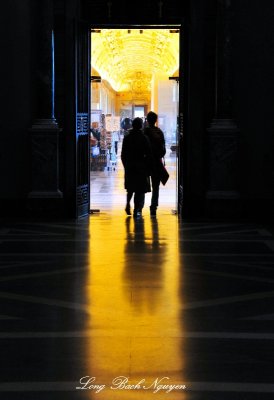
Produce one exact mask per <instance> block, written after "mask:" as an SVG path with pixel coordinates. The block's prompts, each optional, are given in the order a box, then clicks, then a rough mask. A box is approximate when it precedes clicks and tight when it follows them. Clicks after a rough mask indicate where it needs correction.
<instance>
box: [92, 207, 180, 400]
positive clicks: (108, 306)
mask: <svg viewBox="0 0 274 400" xmlns="http://www.w3.org/2000/svg"><path fill="white" fill-rule="evenodd" d="M90 229H91V231H90V235H91V240H90V259H89V265H90V268H89V277H88V281H87V287H86V291H87V299H88V303H89V305H90V310H91V312H90V315H91V317H90V320H89V322H88V326H87V329H89V332H90V337H89V339H88V340H87V342H86V351H85V352H86V361H87V365H86V366H85V367H86V371H87V372H86V375H88V376H91V377H96V382H97V383H101V384H104V385H105V387H104V389H103V390H102V391H101V392H100V398H101V399H104V400H110V399H111V400H115V399H119V400H123V399H125V400H131V399H136V400H137V399H138V400H139V399H149V398H151V396H156V397H157V399H160V400H161V399H172V400H179V399H180V400H182V399H185V395H186V393H185V391H182V390H177V391H176V390H173V391H172V392H169V393H166V391H164V390H160V391H159V392H158V393H157V395H156V394H153V392H152V390H151V389H147V390H146V389H143V388H141V389H138V388H137V389H135V390H130V389H125V388H124V389H113V388H111V385H112V381H113V379H115V378H116V377H119V376H124V377H125V378H128V379H129V383H130V384H133V385H134V384H137V383H138V382H140V381H141V380H142V379H144V380H145V381H143V384H144V385H147V386H150V385H152V384H153V382H155V380H157V379H161V378H163V377H168V378H169V379H168V378H165V379H166V380H165V383H170V384H178V383H184V382H183V377H184V359H183V356H182V355H183V342H182V329H183V327H182V321H181V318H180V311H181V305H180V297H179V284H180V281H179V276H180V274H179V272H180V271H179V268H180V265H179V261H178V260H179V258H178V221H177V217H176V216H172V215H164V216H163V217H162V218H161V219H160V218H158V219H151V218H150V217H149V216H146V217H144V218H143V219H142V220H138V221H135V220H134V219H133V218H132V217H127V218H125V217H121V215H120V214H118V213H117V215H116V214H114V215H112V216H110V217H104V216H99V215H98V216H96V215H95V216H92V217H91V223H90ZM141 386H142V385H141ZM86 395H88V396H89V397H88V398H90V399H93V398H97V396H99V394H96V393H95V392H94V391H92V390H90V391H88V393H86Z"/></svg>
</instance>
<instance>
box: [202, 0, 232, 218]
mask: <svg viewBox="0 0 274 400" xmlns="http://www.w3.org/2000/svg"><path fill="white" fill-rule="evenodd" d="M231 16H232V12H231V0H218V1H217V21H216V22H217V23H216V70H215V85H216V86H215V116H214V119H213V120H212V122H211V125H210V127H209V128H208V129H207V145H208V147H207V149H208V171H207V172H208V187H207V192H206V199H207V201H206V204H207V213H208V214H210V215H212V214H213V215H214V216H227V215H236V214H237V213H238V208H239V192H238V185H237V149H238V137H239V130H238V127H237V125H236V123H235V121H234V120H233V118H232V42H231Z"/></svg>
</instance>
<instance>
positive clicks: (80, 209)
mask: <svg viewBox="0 0 274 400" xmlns="http://www.w3.org/2000/svg"><path fill="white" fill-rule="evenodd" d="M76 39H77V40H76V217H82V216H85V215H87V214H88V213H89V208H90V207H89V196H90V195H89V191H90V183H89V182H90V179H89V163H90V160H89V157H90V155H89V154H90V139H89V138H90V132H89V127H90V122H89V118H90V116H89V107H90V105H89V104H90V83H89V82H90V30H89V26H88V24H87V23H85V22H83V21H78V23H77V27H76Z"/></svg>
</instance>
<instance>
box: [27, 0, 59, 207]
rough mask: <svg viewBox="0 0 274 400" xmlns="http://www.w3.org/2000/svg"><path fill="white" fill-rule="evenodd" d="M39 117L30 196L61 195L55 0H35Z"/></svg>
mask: <svg viewBox="0 0 274 400" xmlns="http://www.w3.org/2000/svg"><path fill="white" fill-rule="evenodd" d="M34 8H35V9H34V13H33V14H34V15H35V18H36V20H35V21H33V29H34V32H33V33H34V37H35V39H34V43H33V47H34V66H35V68H34V79H35V93H34V98H35V105H34V113H35V119H34V121H33V124H32V127H31V129H30V152H31V191H30V193H29V198H41V199H53V198H61V197H62V192H61V191H60V190H59V134H60V129H59V126H58V123H57V122H56V120H55V117H54V30H53V2H52V0H40V1H39V2H34Z"/></svg>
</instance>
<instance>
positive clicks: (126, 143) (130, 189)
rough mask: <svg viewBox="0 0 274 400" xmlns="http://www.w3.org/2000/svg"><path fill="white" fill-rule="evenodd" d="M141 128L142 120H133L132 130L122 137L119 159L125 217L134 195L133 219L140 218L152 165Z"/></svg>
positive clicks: (147, 145)
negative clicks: (125, 197)
mask: <svg viewBox="0 0 274 400" xmlns="http://www.w3.org/2000/svg"><path fill="white" fill-rule="evenodd" d="M142 127H143V121H142V119H141V118H138V117H137V118H134V120H133V121H132V129H130V130H129V131H128V134H127V135H126V136H125V137H124V139H123V142H122V149H121V159H122V163H123V166H124V169H125V181H124V185H125V189H126V190H127V201H126V208H125V211H126V213H127V215H131V209H130V201H131V198H132V196H133V194H134V213H133V216H134V217H135V218H139V217H141V216H142V209H143V207H144V203H145V193H147V192H150V191H151V187H150V178H149V176H150V172H151V171H150V170H151V165H152V152H151V147H150V144H149V141H148V138H147V137H146V136H145V135H144V133H143V130H142Z"/></svg>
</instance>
